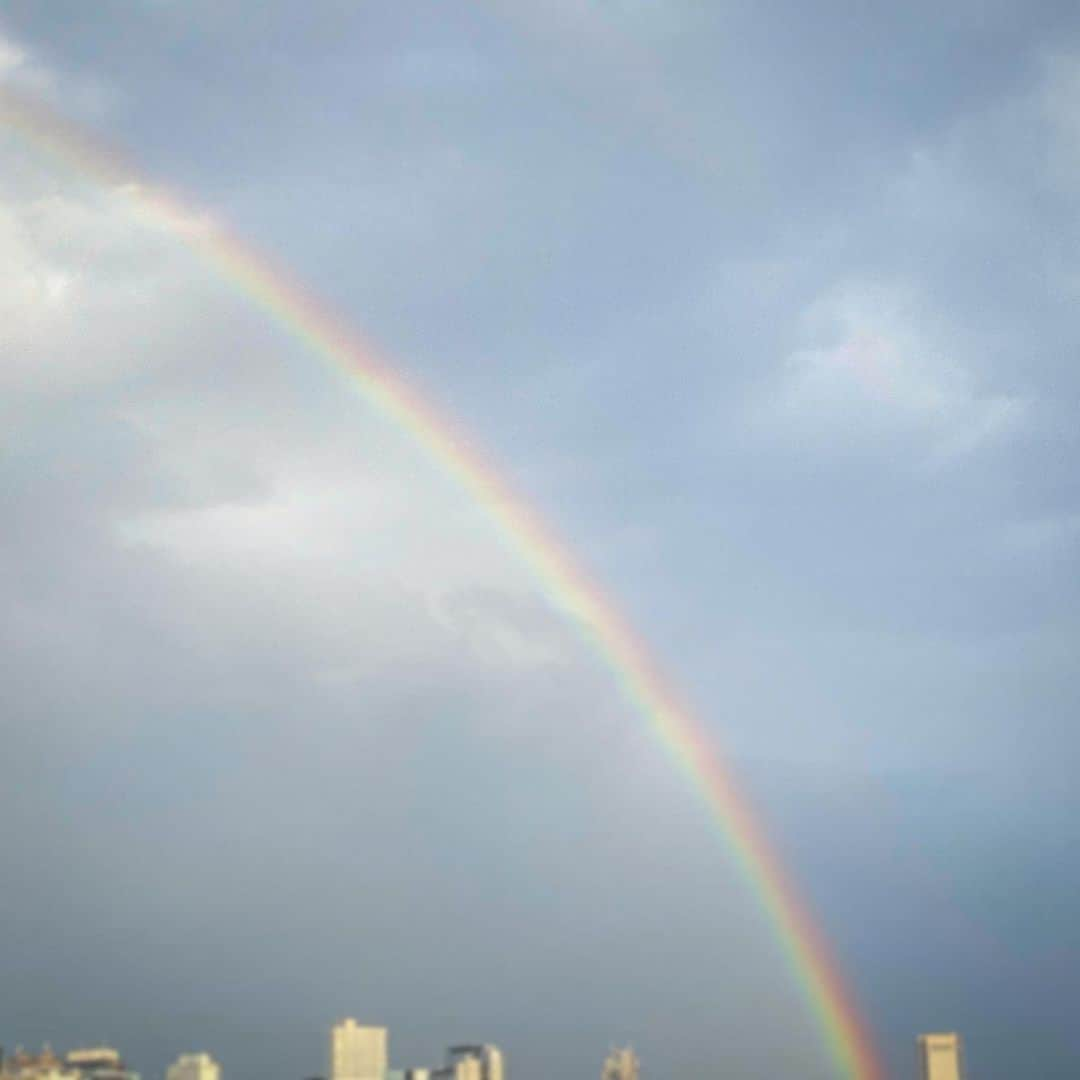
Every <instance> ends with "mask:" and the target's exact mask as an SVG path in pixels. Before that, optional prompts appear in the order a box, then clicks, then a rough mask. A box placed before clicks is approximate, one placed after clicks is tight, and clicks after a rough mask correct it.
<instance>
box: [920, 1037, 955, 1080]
mask: <svg viewBox="0 0 1080 1080" xmlns="http://www.w3.org/2000/svg"><path fill="white" fill-rule="evenodd" d="M919 1070H920V1071H919V1078H920V1080H964V1044H963V1042H962V1040H961V1038H960V1036H959V1035H957V1034H956V1032H955V1031H950V1032H940V1033H937V1034H934V1035H920V1036H919Z"/></svg>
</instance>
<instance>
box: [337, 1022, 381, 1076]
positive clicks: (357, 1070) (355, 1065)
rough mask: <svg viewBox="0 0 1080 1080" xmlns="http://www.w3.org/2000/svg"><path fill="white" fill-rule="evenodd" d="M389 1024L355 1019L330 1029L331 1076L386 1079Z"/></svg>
mask: <svg viewBox="0 0 1080 1080" xmlns="http://www.w3.org/2000/svg"><path fill="white" fill-rule="evenodd" d="M386 1044H387V1037H386V1028H381V1027H361V1026H360V1024H359V1023H357V1021H355V1020H353V1019H351V1018H350V1019H346V1020H342V1021H341V1022H340V1023H338V1024H335V1025H334V1026H333V1027H332V1028H331V1029H330V1080H385V1077H386V1070H387V1049H386Z"/></svg>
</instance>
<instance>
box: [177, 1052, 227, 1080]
mask: <svg viewBox="0 0 1080 1080" xmlns="http://www.w3.org/2000/svg"><path fill="white" fill-rule="evenodd" d="M165 1080H221V1066H220V1065H219V1064H218V1063H217V1062H216V1061H215V1060H214V1059H213V1058H212V1057H211V1056H210V1055H209V1054H181V1055H180V1056H179V1057H178V1058H177V1059H176V1061H174V1062H173V1063H172V1064H171V1065H170V1066H169V1067H168V1068H167V1069H166V1070H165Z"/></svg>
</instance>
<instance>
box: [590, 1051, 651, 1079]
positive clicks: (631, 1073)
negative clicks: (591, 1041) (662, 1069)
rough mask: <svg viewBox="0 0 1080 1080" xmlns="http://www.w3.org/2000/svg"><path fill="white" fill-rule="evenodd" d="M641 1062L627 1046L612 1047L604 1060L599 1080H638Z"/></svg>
mask: <svg viewBox="0 0 1080 1080" xmlns="http://www.w3.org/2000/svg"><path fill="white" fill-rule="evenodd" d="M640 1075H641V1062H640V1061H638V1057H637V1054H635V1053H634V1051H633V1050H632V1049H631V1048H630V1047H629V1046H623V1047H618V1048H616V1047H613V1048H612V1050H611V1053H610V1054H608V1056H607V1058H606V1059H605V1060H604V1068H603V1069H602V1070H601V1072H600V1080H638V1078H639V1076H640Z"/></svg>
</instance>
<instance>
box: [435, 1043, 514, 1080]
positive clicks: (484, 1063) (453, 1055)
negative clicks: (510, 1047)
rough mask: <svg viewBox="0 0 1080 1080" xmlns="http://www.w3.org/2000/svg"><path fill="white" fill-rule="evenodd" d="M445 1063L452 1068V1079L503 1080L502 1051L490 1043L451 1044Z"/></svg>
mask: <svg viewBox="0 0 1080 1080" xmlns="http://www.w3.org/2000/svg"><path fill="white" fill-rule="evenodd" d="M446 1063H447V1065H448V1066H449V1067H450V1068H451V1069H453V1070H454V1080H505V1072H506V1070H505V1068H504V1066H503V1052H502V1051H501V1050H500V1049H499V1048H498V1047H497V1046H493V1045H492V1044H491V1043H465V1044H462V1045H460V1046H451V1047H450V1049H449V1050H448V1051H447V1052H446Z"/></svg>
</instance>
